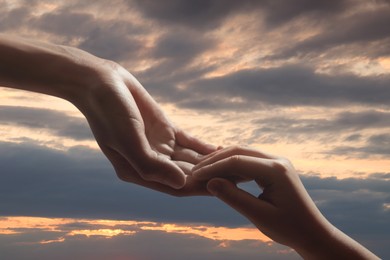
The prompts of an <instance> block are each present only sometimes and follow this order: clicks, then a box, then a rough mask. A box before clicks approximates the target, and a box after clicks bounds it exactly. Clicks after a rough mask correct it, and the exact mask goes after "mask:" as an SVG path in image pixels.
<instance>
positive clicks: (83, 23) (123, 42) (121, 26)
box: [30, 6, 147, 62]
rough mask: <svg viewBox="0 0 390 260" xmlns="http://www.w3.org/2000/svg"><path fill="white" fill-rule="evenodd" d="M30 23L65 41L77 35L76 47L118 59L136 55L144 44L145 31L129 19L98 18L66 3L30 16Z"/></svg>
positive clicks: (107, 57)
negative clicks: (34, 16)
mask: <svg viewBox="0 0 390 260" xmlns="http://www.w3.org/2000/svg"><path fill="white" fill-rule="evenodd" d="M30 23H31V26H32V27H33V28H34V29H36V30H41V31H44V32H49V33H51V34H53V35H60V36H63V37H65V39H66V42H65V44H71V43H72V40H75V39H77V40H78V45H77V46H76V47H79V48H81V49H83V50H86V51H88V52H91V53H93V54H95V55H97V56H99V57H102V58H105V59H110V60H115V61H118V62H119V61H126V60H128V59H130V58H135V57H136V56H137V54H138V53H139V52H140V50H141V49H142V48H143V42H142V38H141V37H140V35H141V34H142V33H147V30H146V29H145V28H142V27H140V26H139V27H136V26H134V25H133V23H132V22H131V21H130V20H125V19H115V20H110V19H104V18H99V17H96V16H94V15H93V13H86V12H80V11H75V9H74V7H73V8H70V7H68V6H64V7H61V8H57V9H56V10H55V11H54V12H48V13H44V14H43V15H41V16H39V17H37V18H32V19H31V21H30ZM142 29H143V30H146V31H144V32H142ZM141 32H142V33H141ZM136 36H137V37H136Z"/></svg>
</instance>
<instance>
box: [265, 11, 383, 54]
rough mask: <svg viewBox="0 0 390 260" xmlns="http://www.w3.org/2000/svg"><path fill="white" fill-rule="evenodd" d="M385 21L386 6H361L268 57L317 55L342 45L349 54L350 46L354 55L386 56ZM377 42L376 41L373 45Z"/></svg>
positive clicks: (331, 20) (327, 22)
mask: <svg viewBox="0 0 390 260" xmlns="http://www.w3.org/2000/svg"><path fill="white" fill-rule="evenodd" d="M389 23H390V6H382V5H376V6H375V5H374V8H364V9H362V10H361V11H360V12H357V13H356V12H355V13H353V14H352V15H347V14H346V15H343V16H340V17H338V18H336V19H330V20H328V21H326V23H324V25H323V28H322V30H321V32H320V33H318V34H315V35H314V36H312V37H309V38H307V39H305V40H303V41H299V42H297V43H295V44H292V46H291V47H289V48H287V49H284V50H280V51H279V52H277V53H276V54H274V55H271V57H272V56H274V57H277V58H284V59H286V58H291V57H294V56H304V55H307V54H313V55H318V53H323V52H325V51H328V50H330V49H332V48H337V47H346V48H343V49H342V51H343V52H345V53H350V52H351V48H352V50H353V55H354V56H356V54H357V53H359V55H365V56H369V57H372V58H377V57H378V56H382V55H384V56H388V54H389V50H390V49H389V45H388V44H387V43H388V41H389V35H390V29H389V28H388V26H384V25H385V24H389ZM335 27H337V29H336V30H335V29H334V28H335ZM378 41H379V44H375V42H378ZM356 44H361V45H356ZM357 49H358V50H359V51H358V52H357V51H356V50H357ZM340 54H341V55H342V53H339V52H338V53H337V55H340Z"/></svg>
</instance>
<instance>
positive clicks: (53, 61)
mask: <svg viewBox="0 0 390 260" xmlns="http://www.w3.org/2000/svg"><path fill="white" fill-rule="evenodd" d="M0 86H4V87H9V88H16V89H22V90H27V91H33V92H38V93H43V94H47V95H52V96H56V97H60V98H63V99H65V100H68V101H69V102H71V103H73V104H74V105H75V106H76V107H77V108H78V109H79V110H80V111H81V112H82V113H83V114H84V115H85V117H86V118H87V120H88V123H89V125H90V127H91V129H92V132H93V134H94V136H95V138H96V140H97V142H98V144H99V146H100V148H101V149H102V151H103V152H104V154H105V155H106V156H107V158H108V159H109V160H110V161H111V163H112V164H113V166H114V168H115V170H116V173H117V174H118V176H119V177H120V178H121V179H122V180H125V181H128V182H133V183H136V184H139V185H143V186H146V187H149V188H152V189H156V190H159V191H163V192H167V193H170V194H173V195H178V196H182V195H190V194H191V195H194V194H206V193H207V191H206V190H205V186H204V185H203V186H202V185H200V184H199V183H194V182H192V180H191V177H188V176H187V174H188V173H189V172H190V169H191V168H192V166H193V164H195V163H197V162H199V158H200V157H201V155H204V154H208V153H210V152H212V151H213V150H214V147H213V146H211V145H208V144H205V143H203V142H201V141H199V140H197V139H195V138H193V137H191V136H189V135H188V134H187V133H185V132H183V131H182V130H180V129H178V128H177V127H175V126H174V125H173V124H172V123H171V122H170V121H169V120H168V118H167V117H166V116H165V115H164V113H163V111H162V110H161V109H160V107H159V106H158V105H157V104H156V102H155V101H154V100H153V98H152V97H151V96H150V95H149V94H148V93H147V91H146V90H145V89H144V88H143V86H142V85H141V84H140V83H139V82H138V81H137V79H136V78H135V77H133V75H131V74H130V73H129V72H128V71H127V70H125V69H124V68H123V67H121V66H120V65H118V64H117V63H115V62H112V61H109V60H105V59H101V58H98V57H96V56H94V55H92V54H89V53H87V52H85V51H82V50H80V49H77V48H72V47H68V46H62V45H55V44H50V43H41V42H35V41H31V40H25V39H18V38H14V37H10V36H8V35H0ZM178 188H181V189H180V190H177V189H178Z"/></svg>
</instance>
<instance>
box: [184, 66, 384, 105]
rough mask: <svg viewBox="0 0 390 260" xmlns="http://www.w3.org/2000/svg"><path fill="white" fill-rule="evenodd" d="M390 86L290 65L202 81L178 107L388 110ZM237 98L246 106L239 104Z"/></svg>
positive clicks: (381, 81)
mask: <svg viewBox="0 0 390 260" xmlns="http://www.w3.org/2000/svg"><path fill="white" fill-rule="evenodd" d="M389 84H390V77H389V76H376V77H369V76H367V77H363V76H356V75H352V74H341V75H326V74H318V73H315V72H314V71H313V69H309V68H307V67H303V66H299V65H294V66H291V65H289V66H284V67H278V68H270V69H252V70H241V71H237V72H234V73H231V74H228V75H225V76H221V77H215V78H208V79H200V80H198V81H195V82H193V83H192V84H191V85H190V86H189V88H188V89H186V90H185V91H187V94H188V96H189V98H188V99H186V100H182V101H178V104H179V105H180V106H183V107H192V108H197V109H208V108H213V107H221V108H225V109H238V108H240V107H247V108H248V107H251V108H253V107H256V104H257V105H259V104H260V105H261V104H268V105H275V106H296V105H304V106H305V105H306V106H345V105H346V104H364V105H378V106H387V105H388V100H389V99H390V89H389V88H388V86H389ZM198 97H200V98H198ZM235 98H236V99H237V98H239V99H242V101H243V102H239V103H237V101H236V100H235ZM194 102H201V103H200V104H201V105H199V103H198V106H194ZM195 104H196V103H195Z"/></svg>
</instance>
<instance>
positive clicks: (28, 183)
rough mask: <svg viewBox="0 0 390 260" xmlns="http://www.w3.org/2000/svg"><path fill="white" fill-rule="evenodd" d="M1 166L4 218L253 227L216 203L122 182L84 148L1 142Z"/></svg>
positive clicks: (104, 162)
mask: <svg viewBox="0 0 390 260" xmlns="http://www.w3.org/2000/svg"><path fill="white" fill-rule="evenodd" d="M21 158H22V159H21ZM21 162H22V163H21ZM0 165H1V174H0V200H1V201H0V204H1V205H2V206H1V207H2V215H30V216H51V217H81V218H106V219H139V220H156V221H166V222H204V223H218V224H220V225H224V224H226V225H240V224H247V223H248V221H246V220H245V219H244V218H243V217H242V216H240V215H239V214H238V213H235V212H233V211H232V210H231V209H229V208H228V207H227V206H224V205H222V204H220V203H219V201H217V200H216V199H212V198H203V197H191V198H175V197H171V196H168V195H165V194H160V193H158V192H155V191H151V190H147V189H145V188H142V187H138V186H135V185H133V184H129V183H124V182H121V181H120V180H119V179H118V178H117V177H116V174H115V172H114V170H113V169H112V167H111V165H110V164H109V162H108V161H107V160H106V159H105V157H103V155H102V154H101V153H100V152H98V151H92V150H88V149H86V148H83V147H79V148H77V147H76V148H73V149H70V150H69V151H67V152H60V151H56V150H51V149H47V148H45V147H43V146H37V145H35V144H33V143H24V144H20V145H17V144H10V143H0ZM21 187H23V188H21ZM204 209H207V210H204Z"/></svg>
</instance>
